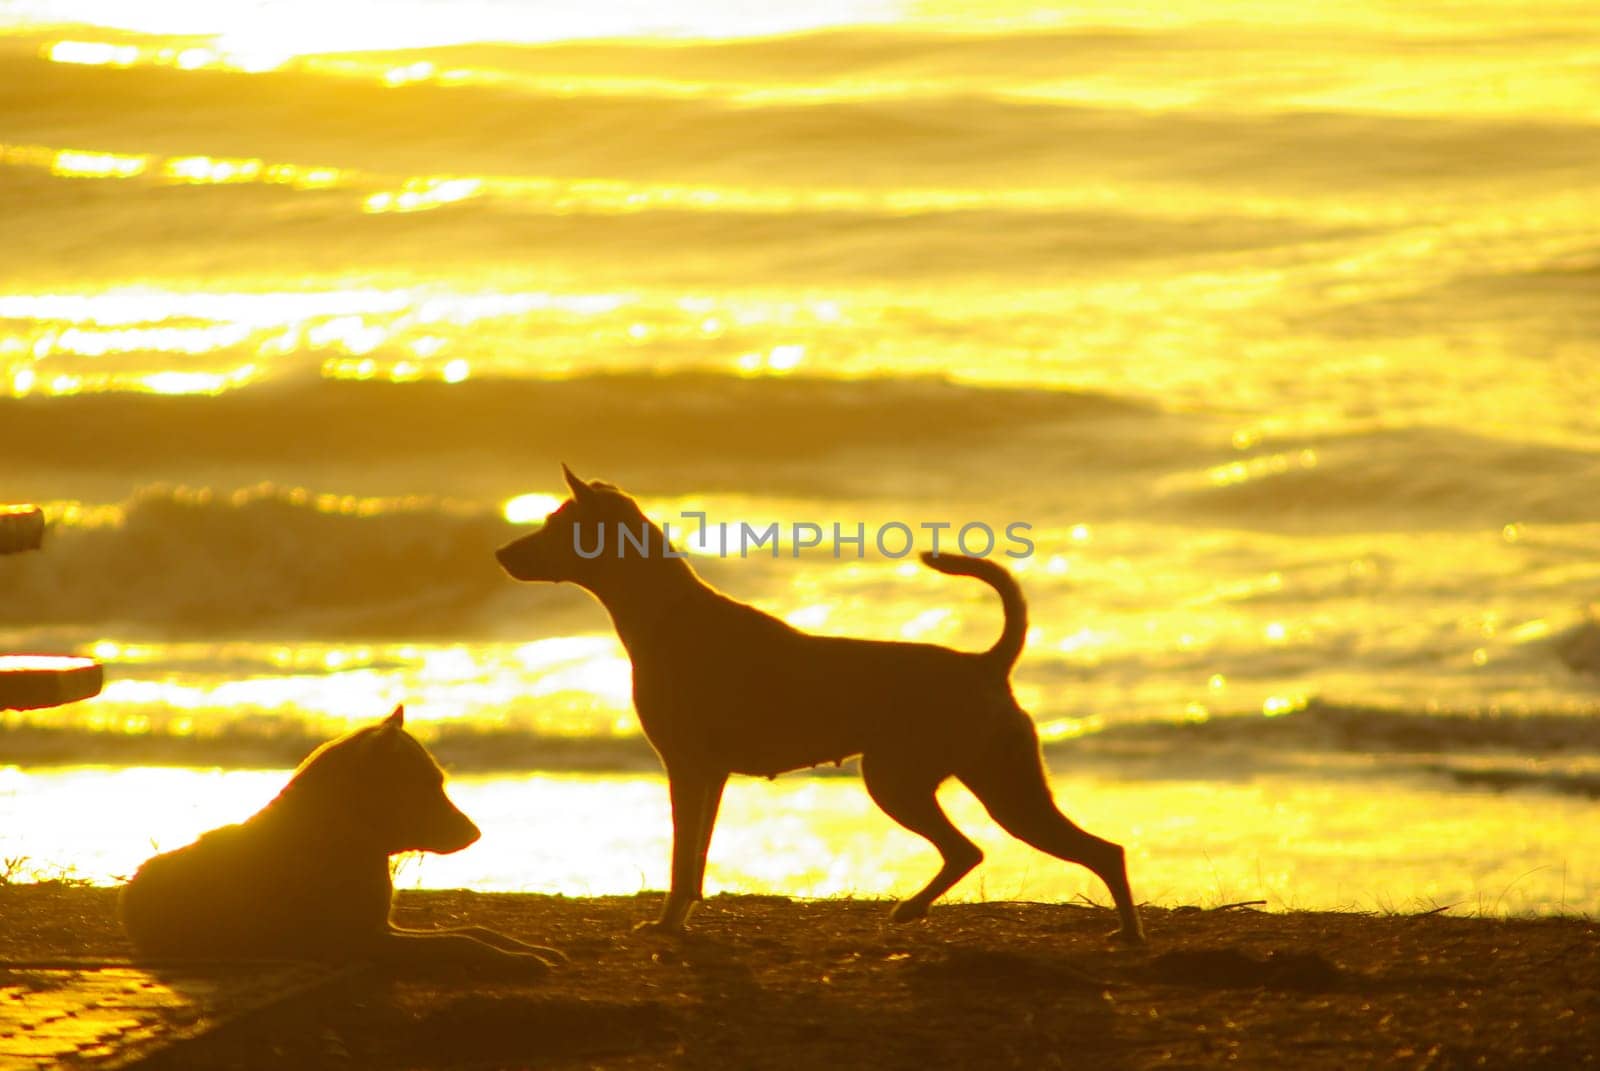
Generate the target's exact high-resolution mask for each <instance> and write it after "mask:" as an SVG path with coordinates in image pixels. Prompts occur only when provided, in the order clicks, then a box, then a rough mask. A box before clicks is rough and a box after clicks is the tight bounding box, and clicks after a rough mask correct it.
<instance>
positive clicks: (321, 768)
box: [121, 707, 565, 970]
mask: <svg viewBox="0 0 1600 1071" xmlns="http://www.w3.org/2000/svg"><path fill="white" fill-rule="evenodd" d="M404 725H405V711H404V709H403V708H401V707H396V708H395V710H394V713H393V714H390V715H389V716H388V717H387V718H385V719H383V721H381V722H379V723H378V724H376V725H369V726H367V727H365V728H363V729H357V730H356V731H354V732H352V733H348V734H346V735H345V736H341V737H339V738H338V739H337V740H333V741H330V742H328V743H326V744H323V745H322V746H321V747H319V748H318V749H317V750H316V751H314V752H312V753H311V756H310V757H309V758H307V759H306V761H305V762H304V763H302V764H301V765H300V769H299V770H297V771H296V772H295V775H294V777H293V779H291V780H290V782H289V784H288V785H287V786H286V787H285V788H284V789H283V791H282V792H280V793H278V796H277V798H276V799H274V800H273V801H272V802H271V803H269V804H267V806H266V807H264V808H263V809H262V810H261V811H260V812H258V813H257V814H256V815H255V816H253V817H252V818H250V819H248V820H247V821H245V822H243V823H241V824H239V825H232V826H223V827H222V828H221V829H214V830H212V831H211V832H209V833H206V834H204V835H203V836H202V837H201V838H200V839H199V840H197V841H195V842H194V843H193V844H190V845H188V846H187V847H184V848H179V849H177V850H176V851H171V852H166V853H164V854H162V855H158V856H156V857H154V858H153V859H150V860H148V861H147V862H146V863H145V864H144V865H143V866H141V867H140V868H139V872H138V873H137V874H135V875H134V876H133V879H132V880H131V881H129V882H128V884H127V885H126V886H124V888H123V890H122V897H121V908H122V922H123V927H124V928H125V929H126V930H127V931H128V937H129V938H130V939H131V940H132V941H133V944H134V947H135V948H137V949H138V951H139V953H140V954H141V955H142V956H145V957H150V958H165V959H237V958H251V959H256V958H260V959H319V960H335V961H354V960H370V961H375V962H381V963H388V964H396V965H404V964H411V965H465V966H508V967H521V968H526V969H531V970H542V969H544V968H545V967H547V966H549V964H550V963H551V962H553V961H556V960H560V959H563V958H565V957H563V956H562V955H561V953H559V952H557V951H555V950H554V949H550V948H541V947H539V946H537V945H529V944H524V943H523V942H521V941H518V940H517V939H516V938H514V937H508V936H506V935H505V934H501V933H496V932H494V931H493V930H487V929H483V928H482V927H477V926H473V927H465V928H462V929H455V930H404V929H401V928H399V927H397V926H395V925H393V924H392V923H391V922H390V921H389V911H390V907H391V901H392V900H393V898H394V882H393V880H392V878H391V877H390V873H389V856H391V855H393V854H395V853H397V852H408V851H425V852H438V853H440V854H449V853H450V852H457V851H460V850H461V849H462V848H465V847H467V845H469V844H471V843H473V842H474V841H476V840H477V839H478V837H479V835H480V834H479V832H478V827H477V826H476V825H474V824H473V823H472V820H471V819H470V818H468V817H467V816H466V815H465V814H462V813H461V811H460V810H459V809H458V808H457V807H456V806H455V804H453V803H451V802H450V799H449V797H447V796H446V795H445V794H444V773H443V772H442V771H441V770H440V769H439V765H438V764H437V763H436V762H434V761H433V757H432V756H431V755H429V754H428V753H427V751H425V750H423V747H422V745H421V744H419V743H417V741H416V738H415V737H413V736H412V735H411V734H410V733H408V732H406V731H405V728H404Z"/></svg>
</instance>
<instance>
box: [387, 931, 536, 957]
mask: <svg viewBox="0 0 1600 1071" xmlns="http://www.w3.org/2000/svg"><path fill="white" fill-rule="evenodd" d="M389 932H390V933H395V934H399V935H401V936H402V937H404V936H413V937H414V936H424V937H427V936H438V935H441V934H454V935H456V936H458V937H470V938H472V940H474V941H477V942H479V943H481V944H486V945H489V946H490V947H491V948H498V949H499V950H500V951H502V952H511V953H514V954H518V955H522V954H528V955H534V956H538V957H539V958H540V959H542V960H544V961H545V962H547V963H551V964H556V963H565V962H566V961H567V956H566V953H564V952H562V951H561V950H560V949H556V948H549V947H546V946H545V945H534V944H529V943H528V942H527V941H523V940H519V939H518V938H515V937H512V936H511V935H510V934H508V933H501V932H500V931H499V930H491V929H489V928H487V927H485V926H451V927H449V928H448V929H441V930H413V929H410V928H408V927H405V926H394V925H391V926H390V927H389Z"/></svg>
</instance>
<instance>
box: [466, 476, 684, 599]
mask: <svg viewBox="0 0 1600 1071" xmlns="http://www.w3.org/2000/svg"><path fill="white" fill-rule="evenodd" d="M561 473H562V475H563V476H565V477H566V481H567V487H568V488H569V489H570V490H571V492H572V497H571V498H568V499H567V500H566V501H565V502H563V503H561V505H560V506H559V507H558V508H557V509H556V510H555V512H553V513H551V514H550V515H549V516H548V517H546V518H545V519H544V524H543V525H541V526H540V527H539V529H538V531H536V532H534V533H532V534H531V535H525V536H523V537H522V538H521V539H518V540H514V541H513V542H510V543H507V544H506V545H505V546H503V547H501V548H500V549H499V550H497V551H495V553H494V556H495V558H496V559H498V560H499V562H500V566H501V568H503V569H504V570H505V571H506V572H507V573H510V574H511V575H512V576H513V577H515V578H516V579H518V580H536V581H544V582H547V583H562V582H570V583H574V584H581V585H583V586H584V587H587V588H590V589H594V588H595V587H596V586H597V585H598V586H602V587H603V586H604V582H605V580H606V578H607V577H609V576H611V575H613V574H615V573H617V572H618V571H619V570H622V569H626V565H625V564H624V563H626V562H627V561H629V560H632V561H635V562H637V561H639V560H640V559H658V560H659V559H664V558H665V557H666V554H665V551H666V550H667V539H666V536H665V534H664V533H663V532H662V531H661V529H660V528H658V527H657V526H656V525H655V524H654V523H652V522H651V520H650V519H649V518H648V517H646V516H645V515H644V511H643V510H641V509H640V508H639V504H638V503H637V502H635V501H634V500H633V499H632V498H630V497H628V496H627V495H626V494H624V493H623V492H622V491H620V490H618V489H617V488H616V487H613V486H612V485H611V484H608V483H600V482H598V481H595V482H585V481H583V480H580V479H579V478H578V477H577V476H575V475H573V473H572V470H571V469H569V468H567V466H565V465H562V466H561Z"/></svg>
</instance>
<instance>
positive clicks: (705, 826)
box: [640, 766, 728, 933]
mask: <svg viewBox="0 0 1600 1071" xmlns="http://www.w3.org/2000/svg"><path fill="white" fill-rule="evenodd" d="M727 783H728V775H727V774H726V773H717V774H707V773H703V772H700V771H694V772H692V773H686V772H684V771H682V770H674V769H673V768H672V767H670V766H669V767H668V768H667V787H668V789H669V791H670V792H671V794H672V888H671V889H670V890H669V891H668V892H667V902H666V903H665V904H664V905H662V908H661V917H660V918H658V919H656V920H655V921H654V922H647V923H645V924H643V925H642V926H641V927H640V928H641V929H650V930H661V931H665V932H667V933H677V932H679V931H681V930H682V929H683V923H684V920H685V919H687V918H688V917H689V911H690V909H691V908H693V907H694V905H695V904H696V903H697V902H699V900H700V899H701V895H702V886H703V885H704V883H705V876H706V856H707V854H708V853H709V852H710V850H711V829H712V827H713V826H715V825H716V823H717V809H718V808H719V807H720V806H721V805H722V790H723V787H724V786H726V785H727Z"/></svg>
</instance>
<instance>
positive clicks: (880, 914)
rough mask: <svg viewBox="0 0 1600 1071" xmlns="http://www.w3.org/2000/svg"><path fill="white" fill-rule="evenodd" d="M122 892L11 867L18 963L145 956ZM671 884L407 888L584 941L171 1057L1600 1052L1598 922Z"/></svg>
mask: <svg viewBox="0 0 1600 1071" xmlns="http://www.w3.org/2000/svg"><path fill="white" fill-rule="evenodd" d="M115 897H116V893H115V890H113V889H106V888H94V887H83V886H73V885H69V884H62V883H58V882H46V883H41V884H29V885H9V886H3V887H0V917H3V918H4V920H5V926H4V928H3V930H0V957H3V958H4V959H5V960H7V961H8V962H12V963H16V962H30V961H31V962H37V961H41V960H60V959H63V958H69V959H81V960H84V961H111V960H117V959H120V958H122V957H126V956H127V955H128V954H129V949H128V946H127V945H126V943H125V941H124V939H123V938H122V936H121V933H120V931H119V929H118V926H117V922H116V916H115ZM658 897H659V894H654V893H647V894H641V895H640V896H638V897H603V898H594V899H578V898H563V897H547V896H531V895H511V894H475V893H470V892H465V891H438V892H402V893H401V894H400V896H399V899H398V904H397V909H396V919H397V921H399V922H401V923H402V924H405V925H411V926H433V925H438V926H446V925H461V924H469V923H470V924H478V925H488V926H492V927H495V928H498V929H501V930H503V931H505V932H508V933H512V934H515V935H516V936H519V937H522V938H524V939H528V940H534V941H539V942H544V943H548V944H551V945H554V946H557V947H559V948H561V949H563V950H564V951H565V952H566V953H567V954H568V955H569V956H570V957H571V964H570V965H569V966H568V967H566V968H564V969H562V970H560V971H558V972H555V973H553V974H551V975H549V976H547V977H542V978H540V977H513V976H507V977H501V978H486V977H483V976H482V975H481V974H476V975H472V976H452V975H445V974H428V975H408V976H400V977H390V978H382V977H376V976H371V975H367V976H362V977H359V978H357V979H355V980H354V981H350V982H347V983H344V984H343V985H342V986H341V987H335V988H334V989H332V990H328V991H324V992H322V993H319V994H316V995H314V996H313V997H311V998H308V999H303V1000H301V1001H300V1002H299V1003H298V1004H296V1005H294V1006H292V1007H288V1008H281V1009H278V1010H275V1011H268V1012H266V1013H263V1014H259V1015H257V1016H255V1017H252V1018H249V1019H246V1020H244V1021H242V1022H239V1023H235V1024H233V1025H230V1026H229V1027H227V1028H225V1029H224V1030H223V1031H221V1032H219V1033H217V1034H214V1035H212V1036H210V1037H207V1038H202V1039H200V1040H198V1041H194V1042H189V1043H187V1044H186V1045H184V1046H182V1047H181V1048H179V1049H178V1050H175V1051H172V1052H169V1053H168V1054H166V1055H165V1056H164V1057H162V1060H164V1061H165V1062H163V1063H160V1064H159V1066H173V1067H196V1068H211V1067H217V1068H222V1067H227V1068H279V1067H305V1068H309V1067H397V1068H398V1067H406V1068H444V1067H463V1066H473V1067H518V1066H526V1067H534V1066H537V1067H605V1068H657V1067H721V1068H773V1069H776V1068H812V1067H836V1068H854V1067H859V1068H935V1067H963V1068H982V1067H1019V1068H1050V1067H1094V1068H1145V1067H1211V1066H1223V1065H1227V1066H1236V1067H1260V1068H1278V1067H1299V1068H1306V1067H1317V1068H1322V1067H1326V1068H1348V1067H1376V1066H1384V1067H1403V1068H1455V1067H1500V1068H1505V1067H1518V1068H1581V1067H1593V1066H1596V1064H1597V1062H1600V1056H1597V1055H1596V1054H1597V1053H1600V953H1597V947H1600V945H1597V937H1600V925H1597V924H1596V923H1595V922H1593V921H1592V920H1589V919H1580V918H1546V919H1511V920H1500V919H1483V918H1453V917H1450V916H1449V915H1447V914H1434V915H1423V916H1418V915H1388V916H1384V915H1366V914H1333V913H1309V912H1308V913H1289V914H1269V913H1263V912H1259V911H1256V910H1253V909H1251V908H1249V907H1239V908H1221V909H1211V910H1200V909H1184V908H1178V909H1174V910H1158V909H1152V910H1147V913H1146V916H1145V919H1146V926H1147V927H1148V930H1149V933H1150V943H1149V945H1148V947H1146V948H1143V949H1124V948H1120V947H1117V946H1115V945H1112V944H1110V943H1108V942H1107V941H1106V940H1105V939H1104V936H1103V935H1104V934H1105V932H1106V931H1107V930H1109V929H1110V928H1111V926H1112V917H1111V913H1110V912H1109V911H1107V910H1104V909H1100V908H1096V907H1090V906H1087V905H1075V904H1030V903H987V904H950V905H942V906H939V907H937V908H935V910H934V912H933V914H932V917H931V920H930V921H929V922H928V923H926V924H923V925H916V926H911V927H908V928H895V929H890V928H888V927H886V926H885V924H884V923H885V919H886V917H887V905H886V904H884V903H881V902H873V901H851V900H830V901H792V900H788V899H784V898H781V897H748V896H720V897H716V898H714V899H712V900H710V901H708V902H707V903H706V904H704V905H702V907H701V909H700V911H699V912H698V913H697V914H696V916H695V917H694V919H693V921H692V927H693V928H692V932H691V933H690V934H689V935H688V936H687V937H683V938H680V939H668V938H662V937H657V936H650V935H646V934H640V933H635V932H634V931H633V929H632V926H633V924H634V923H636V922H638V921H640V920H643V919H645V918H648V917H650V916H652V915H653V914H654V912H655V909H656V907H657V900H658Z"/></svg>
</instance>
